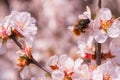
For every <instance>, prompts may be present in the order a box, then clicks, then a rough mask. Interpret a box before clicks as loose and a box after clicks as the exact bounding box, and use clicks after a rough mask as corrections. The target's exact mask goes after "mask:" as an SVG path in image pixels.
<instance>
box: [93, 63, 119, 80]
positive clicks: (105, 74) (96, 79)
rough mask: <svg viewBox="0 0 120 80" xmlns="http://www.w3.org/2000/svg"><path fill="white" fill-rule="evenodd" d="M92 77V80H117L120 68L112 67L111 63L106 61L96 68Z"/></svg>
mask: <svg viewBox="0 0 120 80" xmlns="http://www.w3.org/2000/svg"><path fill="white" fill-rule="evenodd" d="M92 75H93V77H92V80H119V79H120V78H119V75H120V67H119V66H115V65H113V64H112V62H111V61H107V62H105V63H104V64H101V65H100V66H98V67H97V69H96V70H94V71H93V74H92Z"/></svg>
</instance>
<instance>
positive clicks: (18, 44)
mask: <svg viewBox="0 0 120 80" xmlns="http://www.w3.org/2000/svg"><path fill="white" fill-rule="evenodd" d="M11 39H12V40H13V41H14V42H15V43H16V44H17V46H18V47H19V48H20V49H22V50H23V47H22V45H21V43H20V42H19V41H18V40H17V39H16V37H15V36H14V35H11ZM31 57H32V56H31ZM28 59H29V60H28V61H29V62H30V63H33V64H35V65H37V66H38V67H39V68H40V69H42V70H43V71H45V72H46V73H48V74H50V73H49V72H48V71H47V70H46V69H45V68H43V67H42V66H41V65H40V64H39V63H38V62H37V61H36V60H35V59H34V58H33V57H32V58H28Z"/></svg>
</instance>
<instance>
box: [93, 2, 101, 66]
mask: <svg viewBox="0 0 120 80" xmlns="http://www.w3.org/2000/svg"><path fill="white" fill-rule="evenodd" d="M101 1H102V0H98V8H101V6H102V2H101ZM95 55H96V64H97V65H100V64H101V58H102V54H101V43H97V42H96V43H95Z"/></svg>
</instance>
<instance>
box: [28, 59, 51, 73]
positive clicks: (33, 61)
mask: <svg viewBox="0 0 120 80" xmlns="http://www.w3.org/2000/svg"><path fill="white" fill-rule="evenodd" d="M30 60H31V63H33V64H35V65H37V66H38V67H39V68H40V69H42V70H43V71H45V72H46V73H48V74H50V72H48V71H47V70H46V69H45V68H44V67H42V66H41V65H40V64H39V63H38V62H37V61H36V60H35V59H33V58H32V59H30Z"/></svg>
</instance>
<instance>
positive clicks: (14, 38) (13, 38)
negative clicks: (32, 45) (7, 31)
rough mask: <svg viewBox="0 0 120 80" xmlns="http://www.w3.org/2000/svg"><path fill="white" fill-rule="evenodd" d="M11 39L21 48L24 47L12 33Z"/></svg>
mask: <svg viewBox="0 0 120 80" xmlns="http://www.w3.org/2000/svg"><path fill="white" fill-rule="evenodd" d="M10 37H11V39H12V40H13V41H14V42H15V43H16V44H17V46H18V47H19V48H20V49H23V48H22V45H21V44H20V43H19V42H18V40H17V39H16V37H15V36H14V35H11V36H10Z"/></svg>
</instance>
